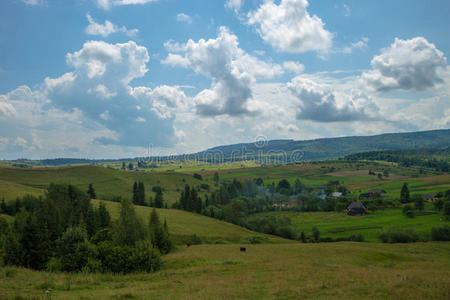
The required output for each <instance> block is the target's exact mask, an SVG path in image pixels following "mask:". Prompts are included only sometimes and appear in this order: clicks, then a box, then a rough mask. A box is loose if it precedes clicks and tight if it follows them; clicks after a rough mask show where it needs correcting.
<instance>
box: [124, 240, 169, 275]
mask: <svg viewBox="0 0 450 300" xmlns="http://www.w3.org/2000/svg"><path fill="white" fill-rule="evenodd" d="M130 260H131V265H132V269H133V271H141V272H147V273H148V272H154V271H158V270H159V269H160V268H161V258H160V257H159V253H158V252H157V250H155V249H154V248H153V246H152V244H151V243H150V242H147V241H141V242H137V243H136V245H135V246H134V248H133V252H132V255H131V257H130Z"/></svg>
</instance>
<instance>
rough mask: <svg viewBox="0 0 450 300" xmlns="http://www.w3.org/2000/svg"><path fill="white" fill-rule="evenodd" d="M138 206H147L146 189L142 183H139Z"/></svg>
mask: <svg viewBox="0 0 450 300" xmlns="http://www.w3.org/2000/svg"><path fill="white" fill-rule="evenodd" d="M138 204H139V205H145V187H144V183H143V182H142V181H139V183H138Z"/></svg>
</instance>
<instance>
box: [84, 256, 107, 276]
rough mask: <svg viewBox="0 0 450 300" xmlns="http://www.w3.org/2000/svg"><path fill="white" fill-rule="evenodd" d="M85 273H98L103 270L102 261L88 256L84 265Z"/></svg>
mask: <svg viewBox="0 0 450 300" xmlns="http://www.w3.org/2000/svg"><path fill="white" fill-rule="evenodd" d="M82 271H83V272H84V273H97V272H101V271H102V262H101V261H100V260H98V259H94V258H88V261H87V263H86V265H85V266H84V267H83V269H82Z"/></svg>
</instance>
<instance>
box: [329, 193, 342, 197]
mask: <svg viewBox="0 0 450 300" xmlns="http://www.w3.org/2000/svg"><path fill="white" fill-rule="evenodd" d="M340 196H342V193H341V192H334V193H331V197H335V198H337V197H340Z"/></svg>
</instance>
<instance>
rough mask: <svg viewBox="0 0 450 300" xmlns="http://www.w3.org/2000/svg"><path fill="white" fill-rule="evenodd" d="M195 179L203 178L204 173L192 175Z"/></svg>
mask: <svg viewBox="0 0 450 300" xmlns="http://www.w3.org/2000/svg"><path fill="white" fill-rule="evenodd" d="M192 176H193V177H194V178H195V179H198V180H202V179H203V177H202V175H200V174H198V173H195V174H194V175H192Z"/></svg>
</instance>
